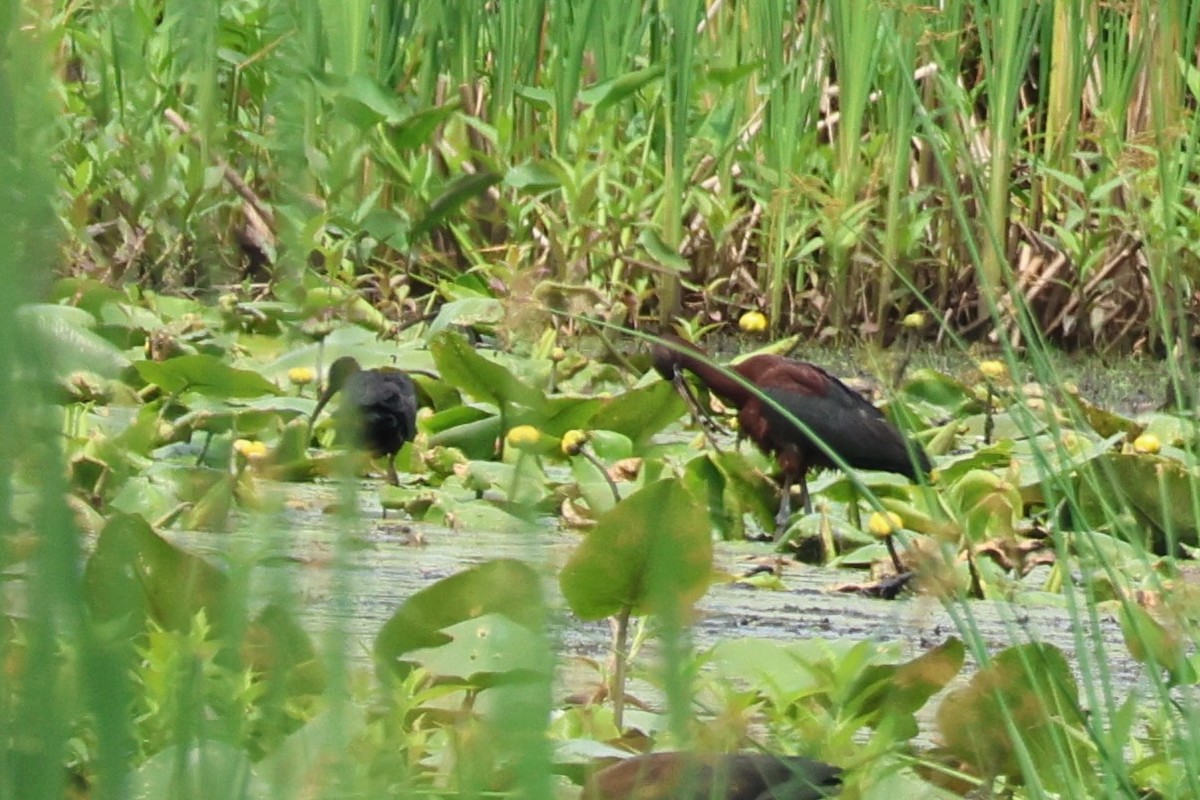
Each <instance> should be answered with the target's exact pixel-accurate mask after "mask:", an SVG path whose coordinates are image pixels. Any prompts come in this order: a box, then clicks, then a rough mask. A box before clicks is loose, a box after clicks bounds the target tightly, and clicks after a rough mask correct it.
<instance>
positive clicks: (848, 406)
mask: <svg viewBox="0 0 1200 800" xmlns="http://www.w3.org/2000/svg"><path fill="white" fill-rule="evenodd" d="M793 364H794V365H795V367H803V368H804V369H802V370H801V369H796V368H795V367H793V368H791V369H790V370H789V372H790V373H791V374H792V378H793V381H792V383H791V388H779V387H777V386H771V387H770V388H766V389H764V394H766V395H767V396H768V397H770V398H771V399H772V400H774V401H775V402H777V403H778V404H779V405H780V406H782V407H783V408H784V410H786V411H787V412H788V414H790V415H792V416H794V417H796V418H797V419H799V420H800V421H801V422H803V423H804V424H805V425H806V426H807V427H808V428H809V429H810V430H811V431H812V433H813V434H814V435H815V436H816V437H817V438H819V439H821V440H822V441H823V442H825V444H826V445H828V446H829V447H830V448H831V449H832V450H833V451H834V452H836V453H837V454H838V455H839V456H841V457H842V459H843V460H845V461H846V463H848V464H849V465H850V466H852V467H855V468H856V469H875V470H883V471H886V472H896V473H900V474H901V475H906V476H908V477H909V478H913V479H915V478H916V476H917V473H918V472H922V473H928V472H929V469H930V464H929V459H928V457H927V456H926V455H925V453H924V452H923V451H922V450H921V448H920V447H919V446H918V445H912V447H913V455H914V456H915V457H916V459H917V465H916V466H915V467H914V464H913V457H910V455H909V445H908V443H907V442H906V440H905V438H904V435H903V434H902V433H901V432H900V430H899V429H898V428H897V427H896V426H895V425H893V424H892V423H891V422H890V421H889V420H888V419H887V417H885V416H884V415H883V414H882V413H880V411H879V409H877V408H875V406H873V405H871V404H870V403H869V402H867V401H866V400H865V399H863V397H862V396H861V395H859V394H858V393H857V392H855V391H854V390H853V389H851V388H850V387H848V386H846V385H845V384H844V383H842V382H841V381H839V380H838V379H837V378H835V377H833V376H832V375H830V374H828V373H827V372H825V371H824V370H821V369H819V368H818V367H815V366H812V365H811V364H803V363H799V362H793ZM773 382H774V381H773ZM764 416H766V418H767V421H768V423H769V424H770V425H771V428H772V430H777V431H788V432H789V433H790V435H791V436H795V437H798V438H800V439H801V440H802V447H803V449H804V450H805V451H806V452H807V453H808V454H809V456H810V458H811V460H812V462H813V463H815V464H822V463H829V462H828V459H827V458H826V457H824V455H823V454H821V452H820V450H819V449H818V448H816V447H815V446H812V445H811V442H810V441H809V439H808V438H807V436H806V435H805V434H804V433H803V432H802V431H801V430H800V429H799V427H798V426H796V425H795V424H793V423H792V422H791V421H790V420H789V419H788V418H787V417H786V416H785V415H784V414H782V413H780V412H779V411H778V410H776V409H774V408H771V407H769V406H767V404H765V403H764ZM777 438H778V437H777ZM804 445H807V446H804Z"/></svg>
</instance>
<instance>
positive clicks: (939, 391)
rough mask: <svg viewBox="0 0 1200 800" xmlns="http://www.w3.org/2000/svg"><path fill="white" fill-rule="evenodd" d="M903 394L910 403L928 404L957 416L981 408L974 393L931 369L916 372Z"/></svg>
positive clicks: (905, 386)
mask: <svg viewBox="0 0 1200 800" xmlns="http://www.w3.org/2000/svg"><path fill="white" fill-rule="evenodd" d="M901 393H902V394H903V395H904V396H905V397H906V398H908V399H909V400H910V401H914V402H920V403H926V404H928V405H930V406H934V407H936V408H938V409H942V410H943V411H945V412H948V413H951V414H954V415H955V416H960V415H962V414H963V413H964V412H968V411H974V410H977V409H978V408H979V401H978V400H977V399H976V398H975V393H974V392H972V391H971V390H970V389H968V388H967V387H966V386H965V385H963V384H962V383H961V382H959V381H956V380H955V379H954V378H951V377H950V376H949V375H945V374H942V373H940V372H936V371H934V370H931V369H919V370H914V371H913V373H912V377H910V378H909V379H908V380H907V381H905V383H904V388H903V389H902V390H901Z"/></svg>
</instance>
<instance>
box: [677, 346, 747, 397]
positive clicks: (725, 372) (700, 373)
mask: <svg viewBox="0 0 1200 800" xmlns="http://www.w3.org/2000/svg"><path fill="white" fill-rule="evenodd" d="M676 358H677V359H678V364H679V366H680V367H682V368H684V369H686V370H690V371H691V372H692V373H693V374H694V375H695V376H696V377H697V378H699V379H700V381H701V383H703V384H704V385H705V386H707V387H708V390H709V391H710V392H714V393H716V395H717V396H718V397H720V398H721V399H722V400H724V401H726V402H727V403H732V404H733V405H735V406H738V407H739V408H740V407H741V406H742V405H743V404H744V403H745V402H746V401H747V400H749V399H750V397H751V392H750V390H749V389H747V388H746V387H745V386H743V385H742V384H741V383H739V382H738V380H737V378H735V377H734V374H733V371H735V370H736V367H735V368H731V369H722V368H721V367H718V366H715V365H713V364H706V363H705V362H703V361H701V360H700V357H699V356H697V355H696V354H693V353H677V354H676Z"/></svg>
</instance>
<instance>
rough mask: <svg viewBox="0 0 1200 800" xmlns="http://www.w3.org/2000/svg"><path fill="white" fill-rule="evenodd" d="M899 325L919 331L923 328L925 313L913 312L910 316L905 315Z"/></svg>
mask: <svg viewBox="0 0 1200 800" xmlns="http://www.w3.org/2000/svg"><path fill="white" fill-rule="evenodd" d="M900 324H901V325H903V326H904V327H905V328H908V329H909V330H912V331H919V330H921V328H924V327H925V312H923V311H914V312H913V313H911V314H907V315H905V317H904V319H903V320H902V321H901V322H900Z"/></svg>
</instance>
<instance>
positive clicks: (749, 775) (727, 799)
mask: <svg viewBox="0 0 1200 800" xmlns="http://www.w3.org/2000/svg"><path fill="white" fill-rule="evenodd" d="M841 774H842V771H841V770H840V769H838V768H837V767H834V766H830V765H829V764H824V763H822V762H820V761H813V760H812V759H809V758H803V757H801V756H776V755H771V754H769V753H731V754H726V755H709V756H701V755H696V754H692V753H681V752H663V753H648V754H646V755H641V756H635V757H633V758H628V759H626V760H624V761H620V762H618V763H616V764H613V765H612V766H610V767H606V768H604V769H602V770H601V771H599V772H597V773H596V774H595V775H594V776H592V779H591V780H590V781H588V783H587V785H586V786H585V787H584V790H583V800H658V799H659V798H662V800H668V798H669V799H670V800H714V798H723V800H771V798H774V799H775V800H818V798H823V797H831V796H833V795H834V794H836V793H837V791H838V789H839V787H840V786H841V783H842V779H841Z"/></svg>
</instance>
